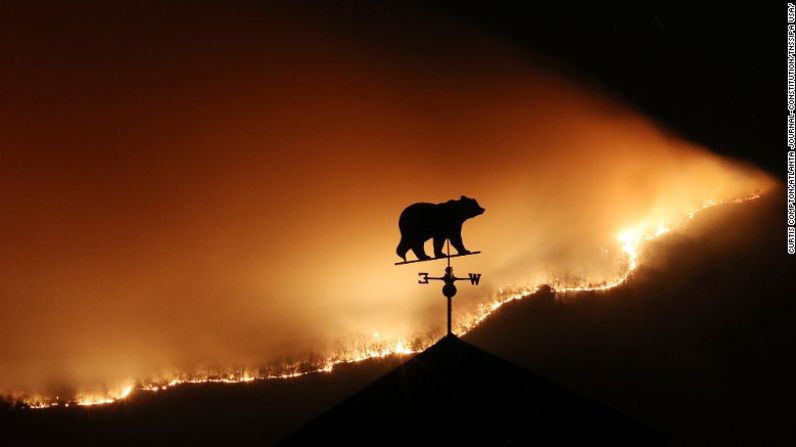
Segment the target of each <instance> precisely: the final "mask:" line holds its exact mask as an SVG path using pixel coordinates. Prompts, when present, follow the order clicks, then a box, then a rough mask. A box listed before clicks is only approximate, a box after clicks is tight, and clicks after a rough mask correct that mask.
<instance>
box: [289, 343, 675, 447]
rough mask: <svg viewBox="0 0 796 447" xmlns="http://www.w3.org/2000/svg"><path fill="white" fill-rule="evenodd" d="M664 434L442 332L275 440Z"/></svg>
mask: <svg viewBox="0 0 796 447" xmlns="http://www.w3.org/2000/svg"><path fill="white" fill-rule="evenodd" d="M664 438H665V437H664V436H663V435H662V434H661V433H659V432H657V431H655V430H653V429H651V428H649V427H646V426H644V425H642V424H641V423H639V422H637V421H635V420H633V419H630V418H628V417H626V416H624V415H622V414H620V413H619V412H617V411H615V410H613V409H610V408H608V407H605V406H604V405H602V404H599V403H597V402H595V401H592V400H590V399H587V398H585V397H582V396H579V395H577V394H575V393H573V392H570V391H568V390H565V389H563V388H561V387H560V386H558V385H556V384H554V383H552V382H549V381H547V380H545V379H542V378H540V377H538V376H536V375H534V374H531V373H530V372H528V371H525V370H523V369H521V368H519V367H517V366H515V365H512V364H510V363H508V362H506V361H504V360H501V359H499V358H497V357H495V356H493V355H491V354H489V353H487V352H484V351H482V350H480V349H478V348H476V347H474V346H472V345H470V344H468V343H465V342H463V341H462V340H460V339H458V338H456V337H455V336H446V337H444V338H443V339H441V340H440V341H439V342H437V343H436V344H435V345H434V346H432V347H430V348H428V349H427V350H426V351H424V352H423V353H421V354H418V355H417V356H415V357H413V358H412V359H410V360H409V361H407V362H406V363H404V364H403V365H401V366H400V367H398V368H396V369H394V370H393V371H391V372H389V373H387V374H386V375H385V376H383V377H382V378H380V379H379V380H377V381H376V382H374V383H372V384H370V385H368V386H367V387H365V388H364V389H363V390H361V391H360V392H358V393H356V394H354V395H353V396H351V397H349V398H348V399H346V400H344V401H343V402H341V403H339V404H338V405H336V406H334V407H333V408H332V409H331V410H329V411H328V412H327V413H325V414H323V415H321V416H320V417H318V418H317V419H316V420H314V421H313V422H311V423H309V424H308V425H306V426H304V427H303V428H301V429H300V430H299V431H297V432H296V433H294V434H293V435H291V436H290V437H288V438H287V439H286V440H284V441H283V444H285V445H305V444H315V443H319V442H333V443H334V444H337V443H347V444H357V445H358V444H372V445H380V444H397V443H404V442H405V443H408V444H418V443H419V444H428V443H430V442H444V443H445V444H448V443H451V442H463V443H467V444H472V443H473V442H478V443H482V444H485V445H493V444H513V445H584V444H588V445H618V444H633V445H659V444H662V443H663V440H664Z"/></svg>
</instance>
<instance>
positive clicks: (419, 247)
mask: <svg viewBox="0 0 796 447" xmlns="http://www.w3.org/2000/svg"><path fill="white" fill-rule="evenodd" d="M423 242H424V241H421V242H417V243H416V244H414V245H412V251H413V252H414V253H415V256H417V259H420V260H425V259H431V256H429V255H427V254H426V250H425V249H424V248H423Z"/></svg>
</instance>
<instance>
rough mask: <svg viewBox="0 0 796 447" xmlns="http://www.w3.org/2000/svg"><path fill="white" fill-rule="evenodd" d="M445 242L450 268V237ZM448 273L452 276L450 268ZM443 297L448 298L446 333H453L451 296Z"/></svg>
mask: <svg viewBox="0 0 796 447" xmlns="http://www.w3.org/2000/svg"><path fill="white" fill-rule="evenodd" d="M445 242H446V249H447V252H448V253H447V254H448V268H450V266H451V241H450V239H448V240H447V241H445ZM446 273H447V272H446ZM450 275H451V276H453V271H452V270H451V273H450ZM445 298H447V299H448V335H453V331H451V319H452V314H453V297H452V296H447V297H445Z"/></svg>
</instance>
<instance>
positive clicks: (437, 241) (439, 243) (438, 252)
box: [434, 236, 446, 258]
mask: <svg viewBox="0 0 796 447" xmlns="http://www.w3.org/2000/svg"><path fill="white" fill-rule="evenodd" d="M445 240H446V238H445V237H444V236H435V237H434V256H435V257H437V258H444V257H445V253H443V252H442V247H444V246H445Z"/></svg>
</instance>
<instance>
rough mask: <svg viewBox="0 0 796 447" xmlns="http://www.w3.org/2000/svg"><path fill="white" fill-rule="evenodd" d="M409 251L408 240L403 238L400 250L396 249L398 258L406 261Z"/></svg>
mask: <svg viewBox="0 0 796 447" xmlns="http://www.w3.org/2000/svg"><path fill="white" fill-rule="evenodd" d="M407 251H409V244H408V243H407V242H406V240H405V239H404V238H403V236H401V242H398V248H396V249H395V252H396V253H398V256H400V257H401V258H403V260H404V261H406V252H407Z"/></svg>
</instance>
